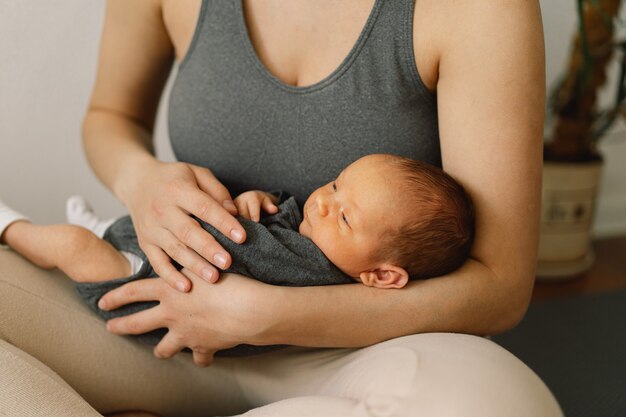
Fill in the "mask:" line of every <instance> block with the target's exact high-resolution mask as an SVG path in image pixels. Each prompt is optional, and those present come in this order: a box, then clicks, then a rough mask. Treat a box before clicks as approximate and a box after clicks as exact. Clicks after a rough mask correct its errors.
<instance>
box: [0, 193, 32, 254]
mask: <svg viewBox="0 0 626 417" xmlns="http://www.w3.org/2000/svg"><path fill="white" fill-rule="evenodd" d="M18 220H26V221H30V219H29V218H28V217H26V216H24V215H23V214H22V213H18V212H17V211H15V210H13V209H12V208H10V207H9V206H7V205H6V204H4V203H3V202H2V200H0V244H1V243H2V234H3V233H4V231H5V229H6V228H7V227H9V225H10V224H12V223H15V222H16V221H18Z"/></svg>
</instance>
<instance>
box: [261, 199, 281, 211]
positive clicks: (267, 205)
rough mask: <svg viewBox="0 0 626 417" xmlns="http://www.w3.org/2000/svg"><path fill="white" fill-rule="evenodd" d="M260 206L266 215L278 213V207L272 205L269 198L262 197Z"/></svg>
mask: <svg viewBox="0 0 626 417" xmlns="http://www.w3.org/2000/svg"><path fill="white" fill-rule="evenodd" d="M261 204H262V205H263V210H265V211H266V212H267V213H270V214H275V213H278V206H276V204H274V202H273V201H272V199H271V198H269V197H264V198H263V202H262V203H261Z"/></svg>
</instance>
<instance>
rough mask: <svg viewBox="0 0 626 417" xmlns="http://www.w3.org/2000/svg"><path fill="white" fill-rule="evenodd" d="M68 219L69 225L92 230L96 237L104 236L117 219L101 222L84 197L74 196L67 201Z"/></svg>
mask: <svg viewBox="0 0 626 417" xmlns="http://www.w3.org/2000/svg"><path fill="white" fill-rule="evenodd" d="M65 207H66V211H65V214H66V217H67V222H68V223H69V224H75V225H78V226H83V227H84V228H86V229H89V230H91V231H92V232H93V233H94V234H95V235H96V236H98V237H100V238H101V237H102V236H104V232H105V231H106V230H107V229H108V228H109V226H111V224H113V222H114V221H115V219H109V220H100V218H99V217H98V216H96V214H95V213H94V212H93V209H92V208H91V205H90V204H89V202H88V201H87V200H85V198H84V197H81V196H73V197H70V198H68V199H67V203H66V206H65Z"/></svg>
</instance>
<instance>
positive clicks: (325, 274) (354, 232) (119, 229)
mask: <svg viewBox="0 0 626 417" xmlns="http://www.w3.org/2000/svg"><path fill="white" fill-rule="evenodd" d="M234 202H235V205H236V207H237V209H238V212H239V216H238V220H239V221H240V222H241V224H242V226H243V227H244V228H245V229H246V234H247V239H246V242H245V243H243V244H236V243H234V242H232V241H231V240H230V239H228V238H226V237H225V236H224V235H222V234H221V233H220V232H219V231H217V230H216V229H215V228H213V227H212V226H210V225H208V224H207V223H205V222H203V221H201V220H199V219H197V218H196V220H197V221H198V222H199V223H200V224H201V225H202V227H203V228H205V229H206V230H207V231H209V232H210V233H211V234H212V235H213V236H215V238H216V239H217V240H218V241H219V243H220V244H221V245H222V246H223V247H224V249H226V250H227V251H228V252H229V253H230V254H231V257H232V264H231V267H230V268H229V269H227V270H226V271H227V272H235V273H239V274H242V275H246V276H249V277H251V278H255V279H258V280H261V281H263V282H267V283H270V284H275V285H295V286H306V285H326V284H342V283H350V282H360V283H362V284H365V285H368V286H372V287H378V288H402V287H403V286H405V285H406V283H407V282H408V280H409V279H415V278H430V277H435V276H439V275H443V274H446V273H448V272H451V271H453V270H454V269H456V268H458V267H459V266H460V265H461V264H462V263H463V262H464V261H465V259H466V258H467V257H468V254H469V251H470V248H471V245H472V242H473V237H474V216H473V208H472V204H471V201H470V199H469V197H468V195H467V194H466V193H465V191H464V190H463V188H462V187H461V186H460V185H459V184H458V183H457V182H456V181H454V180H453V179H452V178H451V177H450V176H449V175H447V174H445V173H444V172H443V171H442V170H440V169H438V168H436V167H433V166H431V165H428V164H425V163H422V162H417V161H413V160H410V159H407V158H403V157H398V156H393V155H383V154H377V155H368V156H365V157H362V158H360V159H359V160H357V161H355V162H354V163H352V164H350V165H349V166H348V167H347V168H345V169H344V170H343V171H342V172H341V173H340V174H339V175H338V176H337V178H336V179H335V180H333V181H331V182H329V183H328V184H326V185H324V186H322V187H320V188H318V189H317V190H315V191H314V192H313V193H312V194H311V195H310V196H309V198H308V199H307V200H306V202H305V203H304V206H303V209H302V212H301V211H300V209H299V207H298V204H297V203H296V201H295V200H294V198H293V197H289V196H288V195H287V194H286V193H278V195H275V194H271V193H267V192H264V191H249V192H246V193H243V194H241V195H239V196H238V197H237V198H235V200H234ZM276 204H278V206H276ZM261 209H263V210H264V211H265V212H266V214H264V215H263V216H262V215H261V213H260V211H261ZM3 211H4V214H3ZM3 216H4V217H3ZM3 218H4V220H3ZM24 219H25V218H23V216H21V215H19V213H16V212H13V211H12V210H10V209H9V208H8V207H6V206H2V205H0V243H6V244H8V245H9V246H10V247H12V248H13V249H14V250H16V251H17V252H18V253H20V254H22V255H23V256H25V257H26V258H27V259H29V260H31V261H32V262H34V263H35V264H37V265H39V266H41V267H43V268H54V267H58V268H60V269H61V270H63V271H64V272H65V273H66V274H67V275H68V276H69V277H70V278H72V279H73V280H74V281H76V282H77V290H78V292H79V294H81V296H83V297H84V298H85V299H86V301H87V302H88V304H89V305H90V306H91V308H92V309H94V310H95V311H96V312H97V313H99V314H100V315H101V316H102V317H104V318H106V319H109V318H112V317H117V316H120V315H127V314H131V313H134V312H136V311H139V310H143V309H145V308H149V307H151V306H153V305H155V303H136V304H133V305H130V306H125V307H122V308H119V309H117V310H114V311H112V312H107V311H103V310H100V309H99V308H98V307H97V302H98V300H99V299H100V297H101V296H102V295H104V294H105V293H106V292H107V291H109V290H111V289H113V288H116V287H118V286H120V285H123V284H124V283H126V282H129V281H132V280H136V279H142V278H147V277H155V276H156V274H155V273H154V271H153V270H152V268H151V266H150V264H149V262H148V260H147V258H146V256H145V254H143V252H142V251H141V249H140V248H139V245H138V242H137V236H136V235H135V232H134V229H133V227H132V222H131V220H130V218H129V217H128V216H126V217H122V218H121V219H118V220H117V221H116V222H114V223H113V224H112V225H111V226H110V227H108V229H107V230H106V232H105V233H104V239H100V238H99V237H98V236H96V235H95V234H93V233H92V232H91V231H88V230H87V229H85V228H82V227H80V226H72V225H53V226H40V225H34V224H32V223H30V222H28V221H19V220H24ZM3 226H4V227H3ZM123 253H125V254H128V253H130V254H134V255H135V256H132V255H131V256H128V255H127V256H123V255H122V254H123ZM133 258H134V259H137V260H138V262H129V259H133ZM162 335H163V332H152V333H151V334H150V335H145V337H143V340H144V341H147V342H149V343H158V341H159V340H160V338H161V336H162Z"/></svg>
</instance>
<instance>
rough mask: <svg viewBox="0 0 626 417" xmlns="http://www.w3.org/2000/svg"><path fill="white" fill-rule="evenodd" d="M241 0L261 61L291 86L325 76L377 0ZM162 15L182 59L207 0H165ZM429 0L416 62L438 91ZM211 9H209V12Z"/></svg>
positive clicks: (419, 11)
mask: <svg viewBox="0 0 626 417" xmlns="http://www.w3.org/2000/svg"><path fill="white" fill-rule="evenodd" d="M229 1H242V2H243V9H244V15H245V24H246V26H247V30H248V35H249V37H250V41H251V43H252V46H253V47H254V50H255V52H256V54H257V56H258V58H259V60H260V62H261V63H262V64H263V65H264V66H265V67H266V68H267V70H268V71H269V72H270V73H271V74H273V75H274V76H275V77H276V78H277V79H279V80H280V81H282V82H284V83H285V84H288V85H293V86H299V87H301V86H308V85H312V84H315V83H316V82H318V81H320V80H322V79H324V78H325V77H326V76H327V75H328V74H330V73H331V72H332V71H333V70H334V69H335V68H337V67H338V66H339V65H340V64H341V62H342V61H343V60H344V58H345V57H346V55H347V54H348V53H349V52H350V49H351V48H352V47H353V45H354V44H355V43H356V41H357V39H358V37H359V35H360V34H361V32H362V29H363V27H364V25H365V23H366V21H367V19H368V16H369V15H370V12H371V10H372V7H373V6H374V2H375V0H345V1H342V2H337V1H335V0H315V1H313V0H290V1H288V2H286V1H283V0H229ZM161 2H162V11H163V20H164V23H165V26H166V28H167V31H168V33H169V35H170V40H171V42H172V44H173V46H174V49H175V52H176V59H177V61H178V62H181V61H182V60H183V59H184V57H185V56H186V54H187V51H188V50H189V46H190V44H191V41H192V38H193V34H194V31H195V28H196V23H197V20H198V15H199V12H200V7H201V3H202V0H161ZM432 8H433V6H432V4H429V1H420V2H417V4H416V7H415V13H414V17H413V49H414V56H415V65H416V67H417V70H418V72H419V74H420V76H421V78H422V81H423V82H424V84H425V85H426V87H427V88H428V89H429V90H431V91H434V90H435V88H436V84H437V77H438V56H439V54H440V52H439V51H438V50H437V48H436V47H435V46H436V45H438V44H439V42H436V40H435V39H434V38H435V37H436V36H437V33H438V31H437V30H436V29H437V28H436V26H434V25H433V27H431V26H430V25H431V24H433V23H432V19H428V18H427V14H428V13H432ZM209 13H210V11H209Z"/></svg>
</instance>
